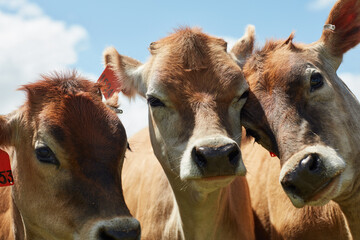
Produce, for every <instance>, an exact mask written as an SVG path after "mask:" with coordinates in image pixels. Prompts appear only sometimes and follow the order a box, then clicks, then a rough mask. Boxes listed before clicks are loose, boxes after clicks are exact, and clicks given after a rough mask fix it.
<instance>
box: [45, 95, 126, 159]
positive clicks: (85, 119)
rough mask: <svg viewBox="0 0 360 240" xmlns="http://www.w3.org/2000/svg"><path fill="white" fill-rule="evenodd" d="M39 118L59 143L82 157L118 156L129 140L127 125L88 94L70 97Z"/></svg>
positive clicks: (47, 110) (50, 108) (48, 109)
mask: <svg viewBox="0 0 360 240" xmlns="http://www.w3.org/2000/svg"><path fill="white" fill-rule="evenodd" d="M40 121H41V125H42V126H44V127H45V128H46V130H47V132H48V133H49V134H50V135H51V137H53V138H54V139H55V140H56V141H57V142H58V144H60V145H61V146H62V147H63V148H65V150H66V151H70V152H71V151H74V152H76V154H77V155H79V156H80V155H81V156H88V158H97V157H98V158H104V157H105V158H106V157H109V158H111V155H113V158H118V154H119V151H120V150H122V149H123V146H124V145H125V143H126V133H125V130H124V127H123V125H122V124H121V122H120V120H119V118H118V117H117V116H116V114H114V113H112V112H111V110H108V109H107V108H106V107H105V106H103V104H102V103H101V102H94V101H93V100H91V99H90V98H89V97H88V96H87V95H85V96H82V95H76V96H67V97H66V98H65V99H64V100H63V101H61V102H59V103H58V104H57V105H56V106H55V105H53V106H52V107H49V108H47V109H45V110H44V111H43V112H42V113H41V114H40ZM71 153H73V152H71ZM101 156H102V157H101Z"/></svg>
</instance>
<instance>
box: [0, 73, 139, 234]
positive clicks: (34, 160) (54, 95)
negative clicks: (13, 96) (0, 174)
mask: <svg viewBox="0 0 360 240" xmlns="http://www.w3.org/2000/svg"><path fill="white" fill-rule="evenodd" d="M21 89H22V90H24V91H26V92H27V101H26V103H25V104H24V105H23V106H22V107H20V108H19V109H18V110H16V111H14V112H12V113H11V114H8V115H6V116H0V146H1V147H2V148H4V149H6V151H7V152H8V153H9V154H10V157H11V165H12V168H13V176H14V180H15V184H14V185H13V186H12V187H3V188H1V189H0V196H1V204H0V212H1V213H0V226H1V227H0V239H139V238H140V236H139V234H140V225H139V222H138V221H137V220H136V219H134V218H132V217H131V216H130V214H129V210H128V209H127V208H126V205H125V203H124V199H123V195H122V191H121V188H119V186H121V176H120V170H121V166H122V163H123V159H124V154H125V151H126V147H127V140H126V133H125V129H124V127H123V125H122V124H121V122H120V120H119V118H118V117H117V115H116V114H115V113H114V112H113V111H112V110H110V109H109V108H107V107H106V106H105V104H104V103H102V100H101V93H100V91H99V85H97V84H94V83H91V82H90V81H87V80H85V79H82V78H81V77H78V76H77V75H76V74H75V73H74V74H67V75H64V76H61V75H59V74H55V75H53V76H44V77H43V79H42V80H40V81H38V82H36V83H32V84H28V85H25V86H23V87H22V88H21Z"/></svg>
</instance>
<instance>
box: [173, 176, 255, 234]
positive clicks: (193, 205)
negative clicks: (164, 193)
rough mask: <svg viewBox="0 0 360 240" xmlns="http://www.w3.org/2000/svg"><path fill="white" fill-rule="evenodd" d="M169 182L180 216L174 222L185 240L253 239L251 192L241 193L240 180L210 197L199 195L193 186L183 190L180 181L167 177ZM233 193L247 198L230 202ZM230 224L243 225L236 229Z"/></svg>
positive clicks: (208, 194) (211, 193) (243, 190)
mask: <svg viewBox="0 0 360 240" xmlns="http://www.w3.org/2000/svg"><path fill="white" fill-rule="evenodd" d="M168 179H169V182H170V184H171V186H172V189H173V192H174V195H175V200H174V201H175V202H174V206H176V207H177V209H178V214H179V217H178V218H173V219H178V221H181V223H177V226H182V233H183V236H184V238H185V239H199V240H202V239H236V238H238V237H239V236H244V237H242V238H241V239H254V235H253V233H252V230H253V229H252V226H253V218H252V213H251V208H249V209H247V206H250V200H249V199H248V198H247V197H246V196H249V195H248V189H247V187H246V188H245V189H242V188H241V186H240V187H239V184H236V183H235V182H238V181H242V180H241V179H240V177H237V179H235V181H233V182H232V183H230V184H229V185H228V186H226V187H225V188H222V189H218V190H215V191H213V192H210V193H200V192H199V191H197V190H195V189H194V187H192V186H191V184H190V185H188V186H184V182H182V181H181V180H180V179H179V178H178V177H177V178H175V177H170V178H169V176H168ZM235 188H236V189H235ZM232 190H233V191H234V192H237V195H239V194H241V195H246V196H244V197H243V196H241V197H236V198H231V197H230V196H231V194H230V193H231V192H232ZM174 209H176V208H174ZM239 209H242V210H243V211H239ZM248 213H249V214H248ZM239 219H241V220H240V221H238V220H239ZM243 219H246V222H243V221H242V220H243ZM229 220H234V221H233V222H235V221H237V222H241V223H242V224H237V226H233V224H234V223H232V224H231V225H232V226H230V225H229V224H228V223H229ZM245 235H246V236H245Z"/></svg>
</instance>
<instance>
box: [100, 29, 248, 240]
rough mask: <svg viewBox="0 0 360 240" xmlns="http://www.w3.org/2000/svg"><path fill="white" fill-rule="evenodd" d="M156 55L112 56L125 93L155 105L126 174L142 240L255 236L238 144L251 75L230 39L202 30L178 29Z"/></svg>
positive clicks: (109, 62)
mask: <svg viewBox="0 0 360 240" xmlns="http://www.w3.org/2000/svg"><path fill="white" fill-rule="evenodd" d="M150 53H151V57H150V58H149V60H148V61H147V62H146V63H144V64H142V63H140V62H139V61H137V60H135V59H133V58H130V57H127V56H123V55H120V54H119V53H118V52H117V51H116V50H115V48H113V47H110V48H107V49H106V50H105V51H104V60H105V64H106V66H107V67H109V68H111V69H112V70H113V71H114V73H115V75H116V77H117V79H118V81H119V83H121V85H122V88H123V92H124V93H125V94H126V95H127V96H129V97H131V96H134V95H135V94H139V95H141V96H143V97H145V98H146V99H147V102H148V105H149V129H148V130H143V132H141V133H139V134H138V135H135V136H134V137H133V138H132V139H131V141H130V144H131V145H132V148H133V149H134V153H133V154H132V155H131V154H128V156H127V159H126V161H125V164H124V176H123V181H124V195H125V201H126V202H127V204H128V206H129V208H130V212H131V213H132V214H133V215H134V216H135V217H136V218H138V219H139V221H140V223H141V225H142V237H144V239H199V240H201V239H254V224H253V215H252V210H251V204H250V199H249V198H250V197H249V190H248V185H247V182H246V179H245V177H244V175H245V172H246V169H245V167H244V164H243V162H242V158H241V152H240V148H239V145H238V144H239V142H240V140H241V133H242V132H241V124H240V118H239V116H240V111H241V109H242V106H243V105H244V103H245V101H246V99H247V95H248V85H247V83H246V81H245V79H244V77H243V74H242V71H241V68H240V67H239V66H238V65H237V64H236V63H235V62H234V61H233V59H232V58H231V56H230V55H229V54H228V53H227V44H226V42H225V41H224V40H222V39H219V38H216V37H212V36H209V35H207V34H205V33H203V32H202V31H201V30H200V29H198V28H190V27H182V28H180V29H177V30H176V31H175V32H174V33H172V34H170V35H169V36H167V37H165V38H162V39H160V40H159V41H157V42H154V43H152V44H151V45H150ZM147 132H148V133H147ZM150 141H151V145H150ZM133 177H134V178H133ZM134 184H138V185H139V186H140V187H139V188H137V191H132V190H131V188H134V187H133V185H134Z"/></svg>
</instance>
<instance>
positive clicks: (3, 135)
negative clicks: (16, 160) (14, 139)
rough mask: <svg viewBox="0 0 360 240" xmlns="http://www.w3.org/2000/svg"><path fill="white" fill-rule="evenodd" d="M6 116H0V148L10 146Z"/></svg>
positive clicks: (9, 130) (9, 129)
mask: <svg viewBox="0 0 360 240" xmlns="http://www.w3.org/2000/svg"><path fill="white" fill-rule="evenodd" d="M10 125H11V124H10V122H9V119H8V117H7V116H3V115H0V147H6V146H9V145H10V144H11V127H10Z"/></svg>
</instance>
